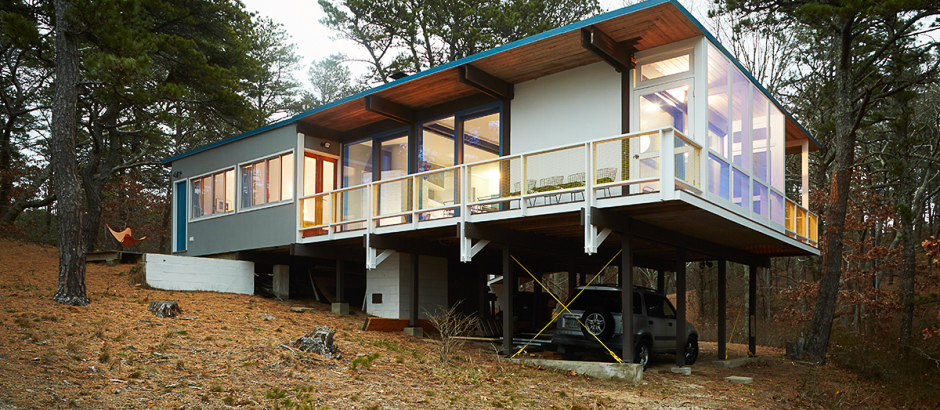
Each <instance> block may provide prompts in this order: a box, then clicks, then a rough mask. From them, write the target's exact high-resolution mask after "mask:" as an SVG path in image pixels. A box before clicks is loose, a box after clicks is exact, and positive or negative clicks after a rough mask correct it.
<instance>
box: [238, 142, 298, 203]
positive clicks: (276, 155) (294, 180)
mask: <svg viewBox="0 0 940 410" xmlns="http://www.w3.org/2000/svg"><path fill="white" fill-rule="evenodd" d="M287 154H292V158H293V159H292V162H293V164H292V165H291V167H290V168H291V174H290V175H291V184H290V185H291V197H290V198H288V199H281V200H278V201H274V202H267V201H266V202H265V203H263V204H260V205H247V206H246V205H245V204H244V203H243V202H244V201H242V188H243V184H242V180H243V179H244V178H243V174H244V173H243V169H242V168H243V167H244V166H246V165H254V164H256V163H259V162H262V161H263V162H264V169H265V188H264V189H265V199H267V184H268V183H270V182H269V181H268V178H267V174H268V160H270V159H272V158H282V157H283V156H284V155H287ZM282 161H283V160H282ZM296 161H297V152H296V150H295V149H293V148H291V149H287V150H283V151H280V152H276V153H272V154H268V155H264V156H261V157H257V158H254V159H251V160H248V161H243V162H239V163H238V164H236V165H235V168H236V173H235V175H236V176H235V179H236V180H235V185H236V186H235V193H236V195H235V196H236V202H237V203H238V206H237V207H236V209H237V212H250V211H255V210H259V209H266V208H271V207H275V206H281V205H285V204H289V203H293V202H294V201H295V200H296V199H297V175H296V174H297V162H296ZM283 170H284V167H283V164H282V165H281V175H282V176H283V175H284V171H283ZM280 185H281V186H282V187H283V185H284V182H283V181H280ZM282 196H283V195H282Z"/></svg>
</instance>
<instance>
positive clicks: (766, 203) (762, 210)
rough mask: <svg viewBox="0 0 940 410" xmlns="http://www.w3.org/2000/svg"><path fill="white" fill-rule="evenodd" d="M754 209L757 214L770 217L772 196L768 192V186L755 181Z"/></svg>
mask: <svg viewBox="0 0 940 410" xmlns="http://www.w3.org/2000/svg"><path fill="white" fill-rule="evenodd" d="M752 205H753V210H754V213H755V214H758V215H760V216H763V217H765V218H770V196H769V195H768V194H767V186H765V185H764V184H762V183H760V182H757V181H756V180H755V181H754V198H753V202H752Z"/></svg>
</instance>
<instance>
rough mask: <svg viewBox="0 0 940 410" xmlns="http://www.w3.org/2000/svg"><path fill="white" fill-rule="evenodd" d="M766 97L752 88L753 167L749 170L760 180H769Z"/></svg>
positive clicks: (768, 133)
mask: <svg viewBox="0 0 940 410" xmlns="http://www.w3.org/2000/svg"><path fill="white" fill-rule="evenodd" d="M767 104H768V100H767V97H765V96H764V94H763V93H761V92H760V91H758V90H754V97H753V102H752V104H751V112H752V113H753V114H752V115H751V124H752V127H751V147H752V149H753V152H754V156H753V158H752V160H753V165H754V167H753V168H752V169H751V171H752V172H753V173H754V177H755V178H757V179H759V180H761V181H769V180H770V132H769V128H768V126H769V120H770V119H769V118H768V115H767Z"/></svg>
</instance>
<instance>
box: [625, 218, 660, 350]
mask: <svg viewBox="0 0 940 410" xmlns="http://www.w3.org/2000/svg"><path fill="white" fill-rule="evenodd" d="M620 247H621V253H620V258H621V259H620V292H621V297H620V302H621V310H620V311H621V312H623V315H622V318H623V319H622V320H623V329H629V331H626V332H623V336H622V342H621V344H622V345H623V346H622V347H623V351H622V352H621V354H622V355H623V357H621V359H623V361H624V362H627V363H636V361H634V360H633V359H634V358H635V357H634V351H633V348H634V345H633V343H634V340H633V336H634V335H633V332H632V329H633V314H634V313H636V312H634V311H633V247H632V244H631V243H630V237H629V236H621V238H620ZM649 353H652V352H649Z"/></svg>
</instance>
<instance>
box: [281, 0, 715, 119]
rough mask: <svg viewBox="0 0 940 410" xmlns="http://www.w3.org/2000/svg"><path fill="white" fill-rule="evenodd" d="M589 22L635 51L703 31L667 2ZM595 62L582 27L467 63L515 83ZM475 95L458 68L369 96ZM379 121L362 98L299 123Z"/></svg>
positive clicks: (442, 98)
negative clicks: (632, 42)
mask: <svg viewBox="0 0 940 410" xmlns="http://www.w3.org/2000/svg"><path fill="white" fill-rule="evenodd" d="M594 26H595V27H597V28H599V29H600V30H601V31H603V32H604V33H606V34H608V35H609V36H610V37H612V38H613V39H614V40H615V41H617V42H621V41H625V40H629V39H635V38H638V39H639V42H638V43H637V45H636V49H637V50H645V49H648V48H653V47H657V46H661V45H664V44H668V43H672V42H676V41H680V40H684V39H687V38H692V37H696V36H699V35H702V32H701V31H699V29H698V28H697V27H696V26H695V25H694V24H693V23H692V22H691V21H689V20H688V19H687V18H686V17H685V16H684V15H683V14H682V12H681V11H679V9H677V8H676V7H675V6H674V5H672V4H670V3H664V4H660V5H656V6H653V7H649V8H646V9H643V10H639V11H636V12H633V13H630V14H626V15H622V16H619V17H614V18H611V19H609V20H605V21H602V22H600V23H597V24H594ZM599 61H601V59H600V58H599V57H597V56H596V55H594V54H592V53H591V52H590V51H588V50H587V49H585V48H583V47H582V46H581V30H580V29H572V30H569V31H567V32H564V33H561V34H558V35H555V36H552V37H548V38H545V39H541V40H538V41H534V42H531V43H527V44H523V45H520V46H517V47H515V48H512V49H509V50H506V51H503V52H500V53H497V54H493V55H489V56H486V57H482V58H479V59H476V60H474V61H472V62H471V63H470V64H471V65H473V66H474V67H476V68H479V69H481V70H483V71H484V72H486V73H489V74H491V75H493V76H495V77H497V78H499V79H501V80H503V81H506V82H508V83H511V84H517V83H521V82H524V81H529V80H532V79H536V78H539V77H544V76H547V75H551V74H554V73H558V72H561V71H565V70H569V69H572V68H575V67H580V66H583V65H587V64H592V63H596V62H599ZM611 69H613V68H611ZM476 94H481V92H480V91H479V90H477V89H476V88H474V87H472V86H470V85H467V84H464V83H461V82H460V81H459V75H458V69H457V67H451V68H448V69H446V70H442V71H440V72H436V73H433V74H431V75H427V76H424V77H420V78H416V79H413V80H410V81H406V82H404V83H402V84H399V85H396V86H393V87H390V88H387V89H384V90H381V91H379V92H377V93H375V94H374V95H376V96H378V97H381V98H384V99H387V100H389V101H392V102H395V103H398V104H401V105H404V106H406V107H409V108H411V109H412V110H414V111H421V110H422V109H426V108H429V107H432V106H435V105H439V104H442V103H446V102H449V101H454V100H458V99H460V98H463V97H467V96H471V95H476ZM384 119H386V118H385V117H384V116H382V115H379V114H376V113H372V112H369V111H366V110H365V106H364V102H363V98H359V99H355V100H351V101H349V102H346V103H344V104H340V105H338V106H335V107H331V108H329V109H326V110H323V111H320V112H316V113H313V114H311V115H308V116H307V117H304V118H301V119H300V120H299V121H300V122H302V123H307V124H312V125H316V126H319V127H323V128H327V129H331V130H334V131H338V132H340V133H342V132H347V131H350V130H354V129H357V128H361V127H363V126H367V125H369V124H372V123H376V122H379V121H382V120H384Z"/></svg>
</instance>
